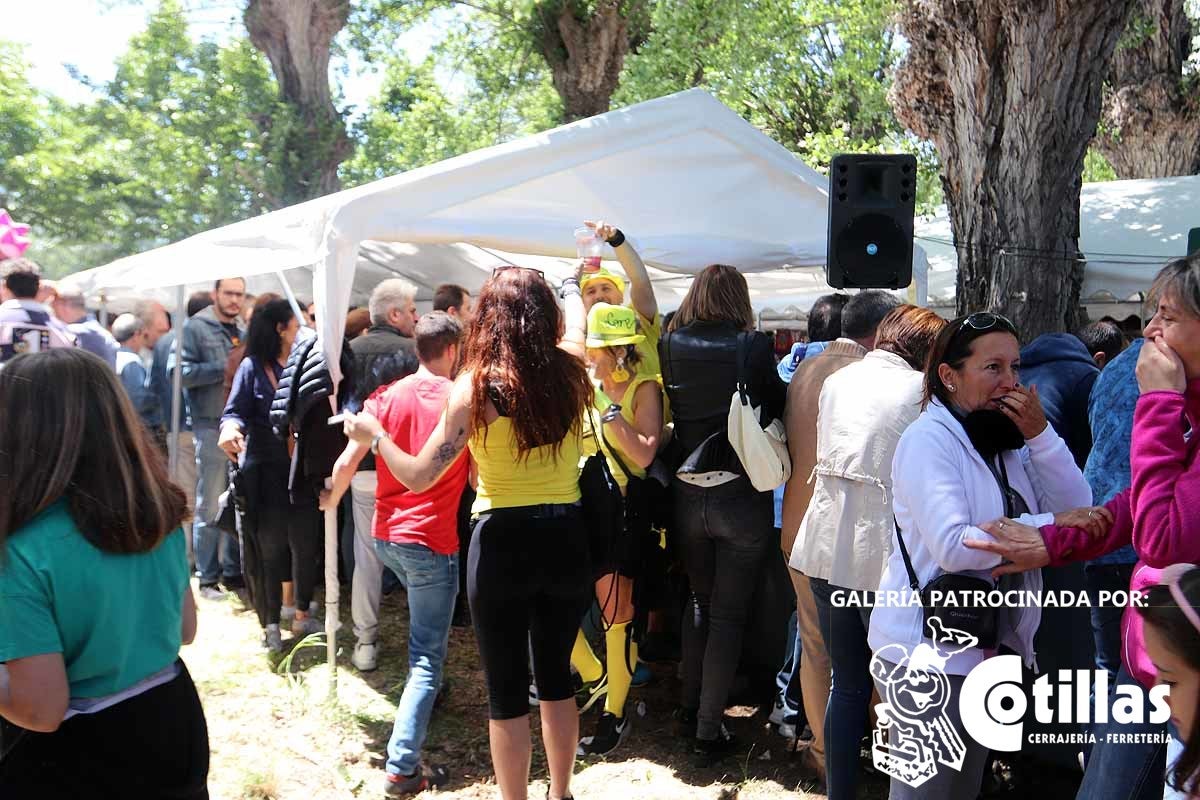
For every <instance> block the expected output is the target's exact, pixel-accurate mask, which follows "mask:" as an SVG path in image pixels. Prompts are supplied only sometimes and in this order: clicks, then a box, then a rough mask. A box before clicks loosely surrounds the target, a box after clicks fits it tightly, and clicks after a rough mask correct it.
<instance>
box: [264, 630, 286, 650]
mask: <svg viewBox="0 0 1200 800" xmlns="http://www.w3.org/2000/svg"><path fill="white" fill-rule="evenodd" d="M263 647H265V648H266V649H267V651H268V652H271V653H282V652H283V637H282V636H281V635H280V633H279V626H278V625H274V624H271V625H268V626H267V628H266V630H265V631H263Z"/></svg>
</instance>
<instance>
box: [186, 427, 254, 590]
mask: <svg viewBox="0 0 1200 800" xmlns="http://www.w3.org/2000/svg"><path fill="white" fill-rule="evenodd" d="M219 435H220V434H219V433H218V431H217V426H216V425H215V424H209V423H204V422H199V423H194V424H193V425H192V436H193V437H194V440H195V445H196V513H195V519H194V520H193V522H192V549H193V551H194V552H195V555H196V575H197V576H198V577H199V578H200V585H201V586H205V585H210V584H215V583H217V582H218V581H220V580H221V576H222V575H224V576H225V577H233V576H235V575H241V574H242V560H241V553H239V552H238V546H237V539H235V538H234V537H232V536H230V535H229V534H227V533H223V532H222V531H221V529H220V528H217V527H214V526H213V524H212V522H213V520H215V519H216V517H217V501H218V500H219V499H220V497H221V493H222V492H224V491H225V487H226V486H227V485H228V482H229V478H228V474H227V470H228V469H229V457H228V456H226V455H225V453H224V452H223V451H222V450H221V448H219V447H217V438H218V437H219Z"/></svg>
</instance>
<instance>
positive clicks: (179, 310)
mask: <svg viewBox="0 0 1200 800" xmlns="http://www.w3.org/2000/svg"><path fill="white" fill-rule="evenodd" d="M186 318H187V287H186V286H184V285H183V284H180V285H179V288H178V289H177V290H176V293H175V318H174V322H175V341H173V342H171V347H173V348H174V349H175V368H174V369H173V370H172V371H171V438H170V439H168V440H167V452H168V453H169V454H170V456H169V459H168V467H169V469H170V474H171V475H172V476H174V475H175V474H176V473H175V468H176V467H177V466H178V465H179V424H180V420H181V418H182V416H183V355H182V354H183V321H184V319H186Z"/></svg>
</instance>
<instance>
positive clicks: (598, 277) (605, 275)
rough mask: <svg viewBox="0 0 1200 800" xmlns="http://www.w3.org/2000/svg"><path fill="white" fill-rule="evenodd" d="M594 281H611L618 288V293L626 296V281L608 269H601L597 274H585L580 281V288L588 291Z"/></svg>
mask: <svg viewBox="0 0 1200 800" xmlns="http://www.w3.org/2000/svg"><path fill="white" fill-rule="evenodd" d="M592 281H609V282H610V283H611V284H612V285H613V286H616V287H617V291H618V292H620V293H621V296H622V297H624V296H625V279H624V278H622V277H621V276H620V275H618V274H617V273H615V272H613V271H612V270H610V269H607V268H606V267H601V268H600V269H598V270H596V271H595V272H585V273H583V276H582V277H580V279H579V288H580V289H586V288H587V285H588V284H589V283H591V282H592Z"/></svg>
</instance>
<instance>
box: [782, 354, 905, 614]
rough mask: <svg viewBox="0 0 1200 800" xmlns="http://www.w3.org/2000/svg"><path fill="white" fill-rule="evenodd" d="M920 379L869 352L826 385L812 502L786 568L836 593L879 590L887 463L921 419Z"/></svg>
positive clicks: (887, 515) (886, 527)
mask: <svg viewBox="0 0 1200 800" xmlns="http://www.w3.org/2000/svg"><path fill="white" fill-rule="evenodd" d="M924 382H925V378H924V375H922V374H921V373H920V372H918V371H916V370H914V369H913V368H912V367H911V366H909V365H908V362H907V361H905V360H904V359H903V358H901V357H900V356H898V355H895V354H893V353H889V352H887V351H886V350H872V351H871V352H870V353H868V354H867V355H866V357H865V358H863V359H862V360H861V361H858V362H856V363H854V364H850V365H849V366H846V367H843V368H842V369H840V370H838V371H837V372H835V373H834V374H832V375H830V376H829V378H827V379H826V381H825V385H824V387H822V389H821V399H820V412H819V414H818V415H817V465H816V468H815V469H814V470H813V475H812V476H811V478H810V479H813V480H815V481H816V485H815V487H814V488H813V497H812V502H811V503H809V506H808V511H807V512H806V513H805V515H804V521H803V522H802V523H801V524H800V532H799V533H798V534H797V535H796V543H795V544H794V545H793V546H792V554H791V560H790V561H789V562H788V565H789V566H790V567H791V568H792V569H794V570H797V571H798V572H802V573H804V574H805V575H807V576H808V577H810V578H820V579H822V580H826V581H829V582H830V583H831V584H833V585H834V586H837V587H841V588H845V589H854V590H856V591H868V592H873V591H875V590H876V589H877V588H879V581H880V578H881V577H882V576H883V570H884V567H885V566H887V560H888V555H889V553H890V552H891V549H892V530H893V529H894V528H895V524H894V523H893V521H892V498H891V490H892V456H893V455H894V454H895V452H896V446H897V445H898V444H899V443H900V435H901V434H902V433H904V431H905V429H906V428H908V426H909V425H911V424H912V423H913V422H914V421H915V420H916V419H917V417H919V416H920V414H921V394H922V390H923V387H924Z"/></svg>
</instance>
